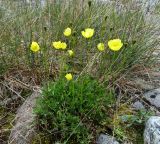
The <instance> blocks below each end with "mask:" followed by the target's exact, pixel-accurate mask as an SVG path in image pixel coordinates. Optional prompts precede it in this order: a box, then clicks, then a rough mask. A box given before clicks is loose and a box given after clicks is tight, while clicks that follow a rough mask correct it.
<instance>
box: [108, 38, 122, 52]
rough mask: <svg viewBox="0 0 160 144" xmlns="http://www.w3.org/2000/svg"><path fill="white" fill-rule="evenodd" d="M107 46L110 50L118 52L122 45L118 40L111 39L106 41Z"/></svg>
mask: <svg viewBox="0 0 160 144" xmlns="http://www.w3.org/2000/svg"><path fill="white" fill-rule="evenodd" d="M108 46H109V48H110V49H111V50H113V51H118V50H120V49H121V48H122V46H123V43H122V42H121V40H120V39H113V40H110V41H108Z"/></svg>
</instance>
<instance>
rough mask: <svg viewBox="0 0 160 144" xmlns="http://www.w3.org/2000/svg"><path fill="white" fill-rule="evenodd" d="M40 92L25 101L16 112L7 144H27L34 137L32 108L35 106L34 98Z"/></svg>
mask: <svg viewBox="0 0 160 144" xmlns="http://www.w3.org/2000/svg"><path fill="white" fill-rule="evenodd" d="M39 95H40V92H39V91H38V90H37V91H35V92H34V93H33V94H32V95H31V96H30V97H28V98H27V99H26V101H25V102H24V103H23V105H22V106H21V107H20V108H19V109H18V110H17V114H16V118H15V120H14V124H13V128H12V129H11V133H10V137H9V141H8V143H9V144H29V143H31V141H32V138H33V137H34V135H35V126H34V124H33V121H34V119H35V116H34V114H33V107H34V106H35V102H36V98H37V97H38V96H39Z"/></svg>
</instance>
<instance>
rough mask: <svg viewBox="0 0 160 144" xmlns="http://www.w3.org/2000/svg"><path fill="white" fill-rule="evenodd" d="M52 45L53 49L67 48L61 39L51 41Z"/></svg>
mask: <svg viewBox="0 0 160 144" xmlns="http://www.w3.org/2000/svg"><path fill="white" fill-rule="evenodd" d="M53 47H54V48H55V49H66V48H67V44H66V43H65V42H61V41H58V42H53Z"/></svg>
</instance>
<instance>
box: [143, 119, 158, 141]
mask: <svg viewBox="0 0 160 144" xmlns="http://www.w3.org/2000/svg"><path fill="white" fill-rule="evenodd" d="M144 144H160V117H158V116H152V117H150V118H149V119H148V121H147V123H146V127H145V131H144Z"/></svg>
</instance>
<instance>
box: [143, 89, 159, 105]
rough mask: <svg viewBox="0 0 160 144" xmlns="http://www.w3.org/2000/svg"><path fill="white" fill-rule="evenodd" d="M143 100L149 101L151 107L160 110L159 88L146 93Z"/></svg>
mask: <svg viewBox="0 0 160 144" xmlns="http://www.w3.org/2000/svg"><path fill="white" fill-rule="evenodd" d="M144 98H145V99H146V100H147V101H149V102H150V103H151V105H153V106H155V107H157V108H160V88H158V89H154V90H151V91H149V92H146V93H145V94H144Z"/></svg>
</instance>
